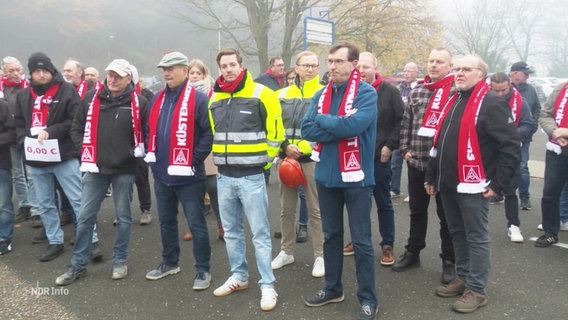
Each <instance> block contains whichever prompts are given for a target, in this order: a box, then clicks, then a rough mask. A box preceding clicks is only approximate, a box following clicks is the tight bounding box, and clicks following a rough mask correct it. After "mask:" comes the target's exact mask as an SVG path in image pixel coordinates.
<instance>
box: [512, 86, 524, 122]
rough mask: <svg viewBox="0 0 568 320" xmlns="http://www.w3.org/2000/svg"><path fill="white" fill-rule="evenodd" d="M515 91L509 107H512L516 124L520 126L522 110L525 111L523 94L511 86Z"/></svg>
mask: <svg viewBox="0 0 568 320" xmlns="http://www.w3.org/2000/svg"><path fill="white" fill-rule="evenodd" d="M511 89H513V93H512V94H511V97H510V98H509V108H511V113H512V114H513V120H515V126H517V127H518V126H519V121H521V112H522V111H523V96H521V94H520V93H519V90H517V89H515V88H514V87H511Z"/></svg>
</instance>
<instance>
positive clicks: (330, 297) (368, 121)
mask: <svg viewBox="0 0 568 320" xmlns="http://www.w3.org/2000/svg"><path fill="white" fill-rule="evenodd" d="M358 59H359V49H358V48H357V47H356V46H355V45H353V44H351V43H348V42H341V43H337V44H335V45H333V46H332V47H331V48H330V49H329V55H328V60H327V63H328V68H329V74H330V82H329V83H328V84H327V85H326V86H325V87H324V88H323V89H322V90H320V91H318V92H317V93H316V94H315V95H314V97H313V98H312V103H311V104H310V107H309V108H308V111H307V112H306V115H305V116H304V118H303V121H302V136H303V137H304V139H306V140H308V141H313V142H315V145H314V147H313V149H312V159H313V160H314V161H316V169H315V180H316V185H317V190H318V196H319V203H320V210H321V221H322V226H323V234H324V244H323V255H324V262H325V285H324V287H323V289H321V290H320V291H319V292H318V293H316V294H315V295H312V296H308V297H305V298H304V303H305V304H306V305H307V306H309V307H319V306H323V305H326V304H329V303H338V302H342V301H343V299H344V294H343V285H342V283H341V278H342V273H343V220H344V219H343V210H344V208H345V207H346V208H347V215H348V218H349V219H348V221H349V223H348V225H349V229H350V231H351V238H352V240H353V247H354V251H355V269H356V272H355V273H356V277H357V298H358V300H359V303H360V305H361V309H360V311H359V315H358V319H360V320H363V319H365V320H367V319H368V320H370V319H375V318H376V315H377V310H378V308H379V300H378V297H377V290H376V287H375V261H374V260H375V258H374V251H373V243H372V239H371V197H372V194H373V187H374V185H375V176H374V166H373V157H374V155H375V140H376V139H375V138H376V130H377V93H376V92H375V89H373V87H372V86H371V85H369V84H368V83H366V82H365V81H362V79H361V73H360V72H359V70H358V69H357V63H358Z"/></svg>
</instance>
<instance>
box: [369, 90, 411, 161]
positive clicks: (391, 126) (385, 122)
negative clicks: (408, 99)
mask: <svg viewBox="0 0 568 320" xmlns="http://www.w3.org/2000/svg"><path fill="white" fill-rule="evenodd" d="M377 95H378V101H377V108H378V114H377V140H376V142H375V162H378V161H380V159H381V149H382V148H383V146H385V145H386V146H387V147H388V148H389V149H390V150H391V151H392V150H395V149H398V147H399V145H400V123H401V121H402V115H403V113H404V103H403V102H402V97H401V96H400V91H398V89H397V88H396V87H394V86H393V85H391V84H390V83H388V82H386V81H382V82H381V85H380V86H379V89H378V90H377Z"/></svg>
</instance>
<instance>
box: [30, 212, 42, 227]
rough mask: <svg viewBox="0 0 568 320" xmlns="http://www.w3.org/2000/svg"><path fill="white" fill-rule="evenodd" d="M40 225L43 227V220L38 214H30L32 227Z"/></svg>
mask: <svg viewBox="0 0 568 320" xmlns="http://www.w3.org/2000/svg"><path fill="white" fill-rule="evenodd" d="M41 227H43V221H41V217H40V216H39V214H38V215H35V216H32V228H34V229H37V228H41Z"/></svg>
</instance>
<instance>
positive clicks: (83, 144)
mask: <svg viewBox="0 0 568 320" xmlns="http://www.w3.org/2000/svg"><path fill="white" fill-rule="evenodd" d="M105 71H106V80H105V82H104V86H102V87H99V88H98V89H95V90H91V91H89V92H88V93H87V95H86V96H85V99H83V103H82V105H81V107H80V108H79V109H78V110H77V112H76V114H75V118H74V121H73V126H72V127H71V137H72V139H73V141H74V143H75V145H76V146H77V148H78V149H80V150H81V153H80V155H81V171H82V172H83V173H84V175H83V193H82V196H81V211H80V214H79V215H78V217H77V220H78V221H77V227H76V236H75V245H74V246H73V256H72V257H71V263H70V264H69V266H68V267H67V270H66V272H65V273H63V274H62V275H61V276H59V277H58V278H57V279H56V280H55V283H56V284H57V285H60V286H64V285H69V284H71V283H73V282H74V281H75V280H76V279H77V278H79V277H80V276H82V275H83V274H84V273H85V271H86V269H87V265H88V263H89V259H90V256H91V252H92V251H93V247H94V245H91V240H92V238H93V227H94V226H95V221H96V219H97V215H98V213H99V211H100V208H101V204H102V202H103V201H104V199H105V193H106V190H107V189H108V187H109V185H112V186H113V189H114V191H115V192H114V198H113V200H114V204H115V211H116V217H117V223H116V229H115V240H114V248H113V255H112V277H111V278H112V279H113V280H119V279H123V278H124V277H126V276H127V274H128V268H127V258H128V244H129V242H130V229H131V225H132V212H131V209H130V204H131V202H132V186H133V184H134V177H135V175H136V166H137V164H136V159H137V158H142V157H143V155H144V140H143V137H144V136H145V135H146V132H145V128H146V127H147V125H146V120H147V118H148V101H147V100H146V99H145V98H144V97H142V96H140V95H138V94H137V93H136V92H135V89H134V85H133V84H132V83H131V81H132V70H131V68H130V63H129V62H128V61H126V60H124V59H115V60H113V61H112V62H111V63H109V65H108V66H107V67H106V69H105Z"/></svg>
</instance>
